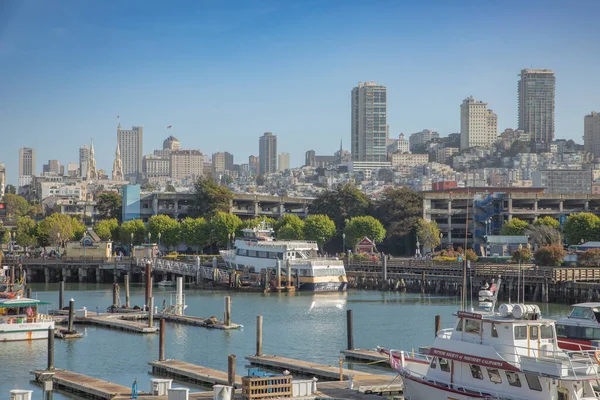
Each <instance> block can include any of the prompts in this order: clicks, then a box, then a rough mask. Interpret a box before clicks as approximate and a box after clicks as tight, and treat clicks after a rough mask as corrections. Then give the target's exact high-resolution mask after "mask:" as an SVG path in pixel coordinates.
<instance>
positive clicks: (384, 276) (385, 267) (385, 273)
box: [381, 254, 388, 284]
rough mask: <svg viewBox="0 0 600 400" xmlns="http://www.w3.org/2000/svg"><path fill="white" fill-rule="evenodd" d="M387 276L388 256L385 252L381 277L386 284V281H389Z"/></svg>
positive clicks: (382, 257)
mask: <svg viewBox="0 0 600 400" xmlns="http://www.w3.org/2000/svg"><path fill="white" fill-rule="evenodd" d="M387 277H388V273H387V257H386V256H385V254H382V255H381V279H382V280H383V283H384V284H385V281H387Z"/></svg>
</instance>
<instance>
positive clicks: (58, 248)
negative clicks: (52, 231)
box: [56, 232, 60, 258]
mask: <svg viewBox="0 0 600 400" xmlns="http://www.w3.org/2000/svg"><path fill="white" fill-rule="evenodd" d="M56 236H58V241H57V243H56V258H58V253H59V252H60V232H58V233H57V234H56Z"/></svg>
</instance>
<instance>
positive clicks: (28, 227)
mask: <svg viewBox="0 0 600 400" xmlns="http://www.w3.org/2000/svg"><path fill="white" fill-rule="evenodd" d="M35 228H36V225H35V221H34V220H32V219H31V218H30V217H29V216H24V217H18V218H17V231H16V234H17V238H16V242H17V244H18V245H19V246H22V247H25V248H29V247H34V246H35V245H36V244H37V239H36V229H35Z"/></svg>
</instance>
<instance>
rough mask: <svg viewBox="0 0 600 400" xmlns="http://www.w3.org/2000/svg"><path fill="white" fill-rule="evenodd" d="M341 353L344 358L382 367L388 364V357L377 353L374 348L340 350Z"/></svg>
mask: <svg viewBox="0 0 600 400" xmlns="http://www.w3.org/2000/svg"><path fill="white" fill-rule="evenodd" d="M341 353H342V354H343V355H344V357H345V358H346V360H355V361H361V362H366V363H370V364H373V365H379V366H383V367H388V366H389V357H388V356H386V355H384V354H381V353H379V352H378V351H376V350H361V349H354V350H342V351H341Z"/></svg>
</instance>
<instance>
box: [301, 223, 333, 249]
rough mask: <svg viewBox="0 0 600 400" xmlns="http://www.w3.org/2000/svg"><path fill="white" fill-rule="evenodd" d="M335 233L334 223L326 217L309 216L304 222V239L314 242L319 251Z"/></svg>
mask: <svg viewBox="0 0 600 400" xmlns="http://www.w3.org/2000/svg"><path fill="white" fill-rule="evenodd" d="M335 232H336V230H335V223H334V222H333V221H332V220H331V219H330V218H329V217H328V216H327V215H310V216H308V217H306V219H305V220H304V238H306V239H307V240H314V241H316V242H317V245H318V246H319V249H323V245H324V244H325V243H327V242H328V241H330V240H331V238H332V237H333V236H335Z"/></svg>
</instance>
